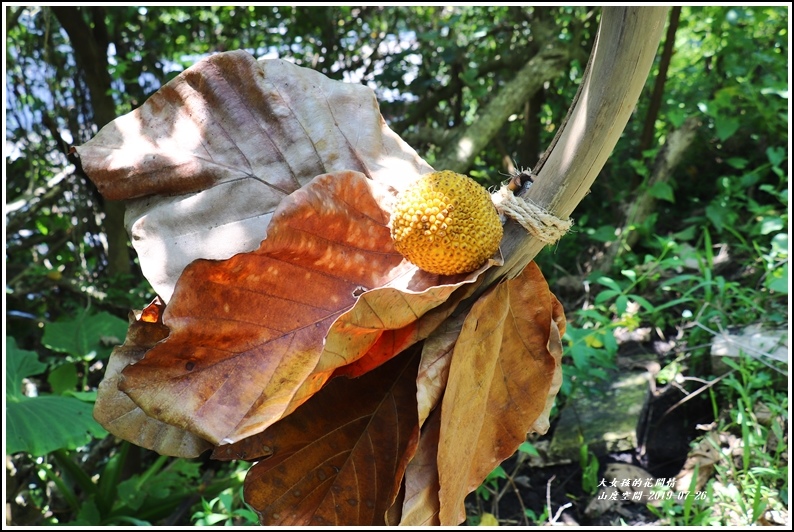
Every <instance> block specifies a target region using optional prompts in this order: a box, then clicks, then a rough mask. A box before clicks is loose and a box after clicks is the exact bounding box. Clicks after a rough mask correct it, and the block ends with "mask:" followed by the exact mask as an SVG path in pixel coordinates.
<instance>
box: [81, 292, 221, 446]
mask: <svg viewBox="0 0 794 532" xmlns="http://www.w3.org/2000/svg"><path fill="white" fill-rule="evenodd" d="M163 306H164V305H163V304H162V302H161V301H159V300H158V299H155V301H154V302H152V303H151V304H150V305H149V306H147V307H146V308H145V309H143V311H142V312H140V315H139V316H137V317H136V316H135V315H134V314H133V313H132V312H131V313H130V327H129V329H128V330H127V338H126V339H125V341H124V344H123V345H121V346H118V347H116V348H115V349H113V352H112V353H111V355H110V359H109V360H108V367H107V369H106V370H105V377H104V379H103V380H102V382H101V383H100V384H99V388H98V392H97V400H96V403H95V404H94V419H96V420H97V421H98V422H99V423H100V424H101V425H102V426H103V427H105V429H107V430H108V431H109V432H110V433H111V434H113V435H114V436H117V437H119V438H123V439H125V440H127V441H129V442H131V443H134V444H136V445H139V446H141V447H144V448H146V449H151V450H153V451H156V452H158V453H160V454H164V455H168V456H180V457H184V458H192V457H196V456H198V455H200V454H201V453H202V452H204V451H206V450H207V449H209V448H211V447H212V445H210V443H209V442H207V441H206V440H203V439H201V438H199V437H197V436H195V435H194V434H191V433H189V432H187V431H185V430H183V429H180V428H177V427H174V426H171V425H167V424H165V423H163V422H162V421H158V420H156V419H153V418H151V417H149V416H147V415H146V413H144V411H143V410H141V408H140V407H138V405H136V404H135V403H133V402H132V400H131V399H130V398H129V397H128V396H127V394H125V393H123V392H121V391H120V390H119V389H118V383H119V380H120V378H121V375H120V373H121V370H122V369H124V368H125V367H126V366H128V365H129V364H134V363H135V362H137V361H138V360H140V359H141V357H143V355H144V353H146V351H148V350H149V349H151V348H152V346H154V345H155V344H157V343H158V342H160V341H161V340H163V339H164V338H165V337H166V336H168V327H166V326H165V325H163V323H162V308H163Z"/></svg>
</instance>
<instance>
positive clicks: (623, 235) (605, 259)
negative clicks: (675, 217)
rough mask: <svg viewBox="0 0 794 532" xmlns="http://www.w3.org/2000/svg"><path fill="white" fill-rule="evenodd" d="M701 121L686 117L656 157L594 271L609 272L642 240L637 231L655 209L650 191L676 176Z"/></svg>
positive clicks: (624, 208) (672, 132) (625, 209)
mask: <svg viewBox="0 0 794 532" xmlns="http://www.w3.org/2000/svg"><path fill="white" fill-rule="evenodd" d="M700 125H701V122H700V120H699V119H697V118H695V117H689V118H687V119H686V120H685V121H684V123H683V124H682V125H681V127H680V128H678V129H676V130H673V131H671V132H670V133H669V134H668V135H667V140H666V141H665V143H664V146H662V149H661V150H659V153H658V154H657V155H656V160H655V162H654V165H653V170H652V171H651V175H650V176H649V177H648V181H647V183H646V184H645V186H644V187H642V189H641V190H640V192H639V194H638V195H637V196H636V197H635V198H634V200H633V201H632V202H630V203H627V204H625V205H624V206H623V211H624V213H625V220H626V222H625V223H624V224H623V227H622V228H621V229H620V230H619V231H618V238H617V240H615V241H614V242H611V243H610V245H609V246H608V247H606V250H605V251H604V255H603V256H602V257H601V258H600V259H599V260H598V261H597V262H596V263H595V265H594V266H593V269H595V270H601V271H608V270H609V269H610V268H611V267H612V263H613V262H614V261H615V258H617V257H618V256H619V255H620V254H621V253H622V252H624V251H628V250H629V249H631V248H632V247H633V246H634V245H635V244H636V243H637V240H639V238H640V233H639V232H638V231H636V230H634V228H635V227H638V226H640V225H642V224H643V222H645V220H647V219H648V217H649V216H650V215H651V214H653V212H654V211H655V210H656V198H655V197H654V196H652V195H651V194H648V192H647V191H648V190H649V189H650V188H651V187H653V186H654V185H656V184H657V183H667V182H669V181H670V180H671V178H672V176H673V171H674V170H675V168H676V167H677V166H678V165H679V163H680V162H681V159H682V158H683V156H684V154H685V153H686V151H687V149H689V146H690V145H691V144H692V141H693V140H694V139H695V134H696V133H697V130H698V128H699V127H700Z"/></svg>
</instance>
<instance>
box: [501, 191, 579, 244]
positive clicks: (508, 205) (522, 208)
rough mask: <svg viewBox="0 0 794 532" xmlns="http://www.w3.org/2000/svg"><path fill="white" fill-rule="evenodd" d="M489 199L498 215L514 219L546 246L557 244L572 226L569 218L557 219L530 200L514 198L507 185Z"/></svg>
mask: <svg viewBox="0 0 794 532" xmlns="http://www.w3.org/2000/svg"><path fill="white" fill-rule="evenodd" d="M491 199H492V200H493V202H494V205H496V210H497V211H499V214H502V215H504V216H509V217H510V218H512V219H514V220H515V221H517V222H518V223H519V224H521V226H522V227H523V228H524V229H526V230H527V232H528V233H529V234H531V235H532V236H534V237H535V238H538V239H540V240H541V241H543V242H545V243H546V244H554V243H555V242H557V241H558V240H559V239H560V238H562V237H563V236H564V235H565V233H567V232H568V231H569V230H570V229H571V226H572V225H573V220H571V219H570V218H568V219H567V220H562V219H560V218H557V217H556V216H554V215H553V214H551V213H550V212H548V211H547V210H546V209H543V208H542V207H539V206H538V205H537V204H535V203H534V202H533V201H532V200H530V199H528V198H521V197H519V196H516V195H515V194H513V191H512V190H510V189H509V188H508V186H507V185H505V186H503V187H501V188H500V189H499V190H497V191H496V192H494V193H493V194H491Z"/></svg>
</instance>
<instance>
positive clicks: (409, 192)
mask: <svg viewBox="0 0 794 532" xmlns="http://www.w3.org/2000/svg"><path fill="white" fill-rule="evenodd" d="M390 228H391V237H392V240H393V241H394V247H395V248H396V249H397V251H399V252H400V253H401V254H402V255H403V256H404V257H405V258H406V259H408V260H409V261H411V262H412V263H413V264H415V265H416V266H418V267H419V268H421V269H423V270H425V271H427V272H430V273H436V274H440V275H455V274H458V273H468V272H471V271H474V270H476V269H477V268H479V267H480V266H482V265H483V264H484V263H485V261H486V260H488V258H489V257H491V256H492V255H493V254H494V253H495V252H496V250H497V249H499V242H501V240H502V223H501V221H500V220H499V214H498V213H497V212H496V208H495V207H494V205H493V202H492V201H491V196H490V195H489V194H488V191H487V190H485V189H484V188H483V187H482V186H480V185H479V184H478V183H477V182H476V181H474V180H473V179H472V178H470V177H468V176H465V175H463V174H457V173H455V172H452V171H450V170H444V171H441V172H433V173H430V174H426V175H423V176H422V177H421V178H419V179H418V180H417V181H415V182H414V183H413V184H411V186H409V187H408V188H406V189H405V190H404V191H402V192H401V193H400V195H399V196H398V197H397V201H396V203H395V206H394V210H393V212H392V215H391V221H390Z"/></svg>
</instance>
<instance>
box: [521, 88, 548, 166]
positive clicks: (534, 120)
mask: <svg viewBox="0 0 794 532" xmlns="http://www.w3.org/2000/svg"><path fill="white" fill-rule="evenodd" d="M545 102H546V91H544V90H539V91H537V92H535V94H533V95H532V96H531V97H530V98H529V101H527V104H526V106H525V112H524V115H525V116H524V138H522V139H521V148H520V150H519V156H518V158H517V159H519V160H517V161H516V164H518V166H519V167H522V168H530V167H532V166H534V165H535V163H536V162H537V161H538V159H539V158H540V156H541V154H542V152H543V150H542V149H541V147H540V134H541V123H540V110H541V108H542V107H543V104H544V103H545Z"/></svg>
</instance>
